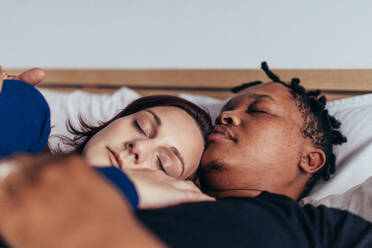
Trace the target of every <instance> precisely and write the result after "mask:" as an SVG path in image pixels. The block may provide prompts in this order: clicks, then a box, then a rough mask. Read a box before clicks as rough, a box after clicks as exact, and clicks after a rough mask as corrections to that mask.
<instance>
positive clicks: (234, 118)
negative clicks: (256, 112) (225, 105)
mask: <svg viewBox="0 0 372 248" xmlns="http://www.w3.org/2000/svg"><path fill="white" fill-rule="evenodd" d="M216 124H223V125H234V126H238V125H239V124H240V117H239V113H237V111H223V112H222V113H221V114H220V116H218V118H217V120H216Z"/></svg>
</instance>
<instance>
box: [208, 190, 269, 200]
mask: <svg viewBox="0 0 372 248" xmlns="http://www.w3.org/2000/svg"><path fill="white" fill-rule="evenodd" d="M261 192H262V190H256V189H229V190H218V191H217V190H208V191H207V192H206V193H207V194H208V195H210V196H213V197H215V198H223V197H230V196H233V197H234V196H235V197H236V196H239V197H255V196H258V195H259V194H261Z"/></svg>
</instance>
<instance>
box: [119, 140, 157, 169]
mask: <svg viewBox="0 0 372 248" xmlns="http://www.w3.org/2000/svg"><path fill="white" fill-rule="evenodd" d="M125 148H126V149H127V150H128V151H129V153H130V154H132V155H133V159H134V163H135V164H140V163H142V162H143V161H145V160H146V158H147V157H148V156H149V154H150V150H151V147H150V145H149V144H148V142H147V141H146V140H133V141H128V142H126V143H125Z"/></svg>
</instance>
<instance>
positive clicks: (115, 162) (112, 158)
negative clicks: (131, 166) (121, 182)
mask: <svg viewBox="0 0 372 248" xmlns="http://www.w3.org/2000/svg"><path fill="white" fill-rule="evenodd" d="M106 148H107V150H108V151H109V158H110V162H111V163H112V164H113V165H114V166H115V167H117V168H119V169H123V161H122V160H121V159H120V157H119V154H117V153H116V152H115V151H113V150H112V149H110V147H108V146H106Z"/></svg>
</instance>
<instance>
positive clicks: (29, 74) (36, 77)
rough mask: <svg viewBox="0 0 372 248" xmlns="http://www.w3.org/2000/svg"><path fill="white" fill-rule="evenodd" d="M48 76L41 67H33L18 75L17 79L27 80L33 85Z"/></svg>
mask: <svg viewBox="0 0 372 248" xmlns="http://www.w3.org/2000/svg"><path fill="white" fill-rule="evenodd" d="M45 77H46V73H45V72H44V71H43V70H42V69H40V68H32V69H30V70H27V71H25V72H23V73H22V74H20V75H19V76H17V77H16V79H18V80H21V81H25V82H27V83H29V84H32V85H37V84H38V83H40V82H41V81H42V80H44V79H45Z"/></svg>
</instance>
